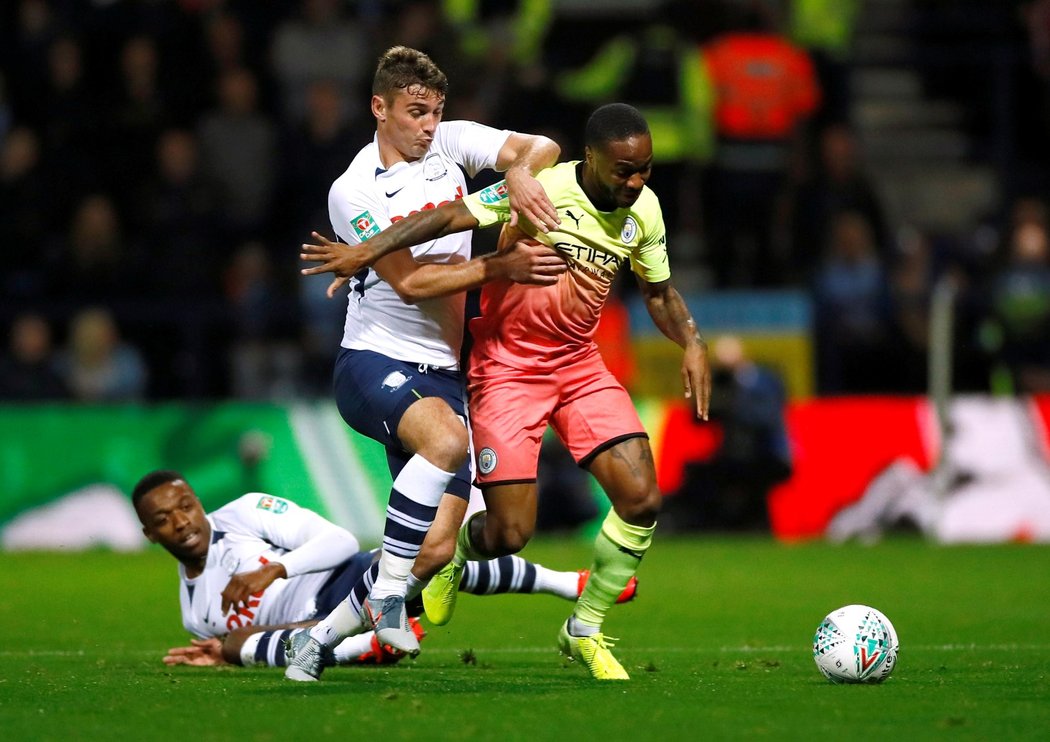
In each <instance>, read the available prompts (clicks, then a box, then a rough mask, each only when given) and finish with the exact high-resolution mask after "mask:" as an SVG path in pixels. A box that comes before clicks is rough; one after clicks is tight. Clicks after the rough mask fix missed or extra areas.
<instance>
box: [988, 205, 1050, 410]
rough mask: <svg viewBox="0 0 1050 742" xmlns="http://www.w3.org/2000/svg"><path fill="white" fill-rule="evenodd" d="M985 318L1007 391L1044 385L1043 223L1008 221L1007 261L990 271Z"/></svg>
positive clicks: (1048, 289)
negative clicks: (1006, 378)
mask: <svg viewBox="0 0 1050 742" xmlns="http://www.w3.org/2000/svg"><path fill="white" fill-rule="evenodd" d="M991 314H992V316H991V322H992V323H993V326H994V327H995V328H996V329H997V333H996V334H997V335H998V336H999V337H998V340H999V342H998V343H997V345H998V358H999V361H1000V363H1001V364H1002V365H1003V366H1004V367H1005V368H1006V369H1007V371H1008V373H1009V377H1010V380H1011V382H1012V386H1013V391H1014V392H1015V393H1018V394H1034V393H1038V392H1048V391H1050V236H1048V233H1047V227H1046V224H1045V223H1040V222H1038V221H1025V222H1021V223H1019V224H1017V225H1016V226H1015V227H1014V230H1013V233H1012V235H1011V238H1010V245H1009V262H1008V263H1007V265H1006V266H1005V267H1004V268H1003V269H1002V270H1001V271H1000V272H999V274H998V275H997V276H996V277H995V279H994V281H993V285H992V295H991Z"/></svg>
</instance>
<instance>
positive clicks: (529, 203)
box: [507, 168, 561, 234]
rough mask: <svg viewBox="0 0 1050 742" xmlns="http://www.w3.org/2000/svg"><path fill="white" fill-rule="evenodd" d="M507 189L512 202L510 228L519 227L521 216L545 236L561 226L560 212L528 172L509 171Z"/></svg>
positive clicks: (520, 170)
mask: <svg viewBox="0 0 1050 742" xmlns="http://www.w3.org/2000/svg"><path fill="white" fill-rule="evenodd" d="M507 189H508V190H509V193H508V198H509V200H510V226H512V227H515V226H517V224H518V217H519V216H523V217H525V218H526V219H527V220H528V221H529V222H531V223H532V224H533V225H534V226H535V227H536V229H538V230H540V231H541V232H543V233H545V234H546V233H547V232H549V231H551V230H552V229H554V228H555V227H557V226H558V225H559V224H561V218H559V216H558V210H557V209H556V208H554V204H552V203H551V200H550V199H549V198H548V197H547V192H546V191H545V190H543V186H542V185H540V182H539V181H538V180H536V178H535V176H533V174H532V173H530V172H529V171H528V170H525V169H524V168H511V169H510V170H508V171H507Z"/></svg>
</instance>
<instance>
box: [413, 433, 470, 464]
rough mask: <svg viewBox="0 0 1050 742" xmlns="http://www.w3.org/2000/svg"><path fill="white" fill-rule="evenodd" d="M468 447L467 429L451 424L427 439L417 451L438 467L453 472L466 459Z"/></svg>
mask: <svg viewBox="0 0 1050 742" xmlns="http://www.w3.org/2000/svg"><path fill="white" fill-rule="evenodd" d="M468 447H469V441H468V439H467V429H466V428H465V427H462V426H457V425H451V426H448V427H447V428H446V429H445V430H444V431H443V432H442V434H441V435H435V436H433V437H432V439H431V440H429V441H427V444H426V446H424V447H421V449H420V451H419V453H420V454H421V455H422V456H423V458H425V459H426V460H427V461H429V462H430V463H431V464H433V465H434V466H436V467H438V468H439V469H443V470H444V471H452V472H454V471H456V470H457V469H459V467H461V466H462V465H463V462H464V461H466V460H467V453H468Z"/></svg>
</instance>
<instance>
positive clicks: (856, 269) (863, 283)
mask: <svg viewBox="0 0 1050 742" xmlns="http://www.w3.org/2000/svg"><path fill="white" fill-rule="evenodd" d="M813 299H814V303H815V305H816V343H817V386H818V389H819V390H820V392H821V393H826V394H839V393H846V392H873V391H880V390H882V389H884V388H885V379H886V360H887V355H886V352H887V342H888V340H889V287H888V280H887V275H886V270H885V267H884V265H883V263H882V261H881V260H880V259H879V253H878V250H876V247H875V238H874V236H873V234H872V230H871V227H870V226H869V225H868V222H867V220H866V219H865V218H864V217H863V216H861V215H860V214H858V213H856V212H844V213H842V214H839V215H838V216H836V217H835V218H834V220H833V221H832V226H831V231H830V234H829V241H828V245H827V251H826V254H825V257H824V260H823V261H822V263H821V265H820V266H819V268H818V269H817V274H816V279H815V284H814V293H813Z"/></svg>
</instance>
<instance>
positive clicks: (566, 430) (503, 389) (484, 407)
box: [468, 350, 647, 487]
mask: <svg viewBox="0 0 1050 742" xmlns="http://www.w3.org/2000/svg"><path fill="white" fill-rule="evenodd" d="M479 361H480V362H479ZM468 389H469V392H470V402H469V407H470V425H471V432H472V436H473V440H474V456H475V463H476V464H477V466H476V469H475V477H476V479H477V483H478V485H479V486H482V487H484V486H489V485H493V484H514V483H519V482H534V481H536V470H537V465H538V463H539V454H540V443H541V441H542V440H543V433H544V431H545V430H546V429H547V425H548V423H549V424H550V426H551V427H552V428H553V429H554V432H555V433H557V434H558V437H559V438H561V440H562V442H564V443H565V446H566V447H567V448H568V449H569V453H571V454H572V457H573V458H574V459H575V460H576V462H577V463H578V464H580V465H581V466H587V465H588V464H589V463H590V462H591V460H592V459H593V458H594V457H595V456H597V455H598V454H599V453H601V452H602V451H604V450H605V449H607V448H608V447H609V446H612V445H615V444H616V443H619V442H620V441H622V440H626V439H628V438H638V437H647V436H646V433H645V429H644V428H643V427H642V421H641V420H640V419H639V417H638V412H637V411H636V410H635V409H634V402H633V401H632V400H631V397H630V395H629V394H628V393H627V390H626V389H624V388H623V386H622V385H621V384H620V382H618V381H617V380H616V378H615V377H614V376H613V375H612V374H611V373H610V372H609V370H608V369H607V368H606V367H605V364H604V363H603V362H602V358H601V355H600V354H599V353H598V351H597V350H595V351H594V352H593V353H589V354H587V355H586V356H584V357H583V359H582V360H574V361H573V362H572V363H569V364H567V365H565V366H562V367H561V368H557V369H554V370H543V371H522V370H521V369H516V368H511V367H509V366H506V365H504V364H502V363H499V362H498V361H493V360H491V359H478V358H474V359H472V363H471V369H470V383H469V386H468Z"/></svg>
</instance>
